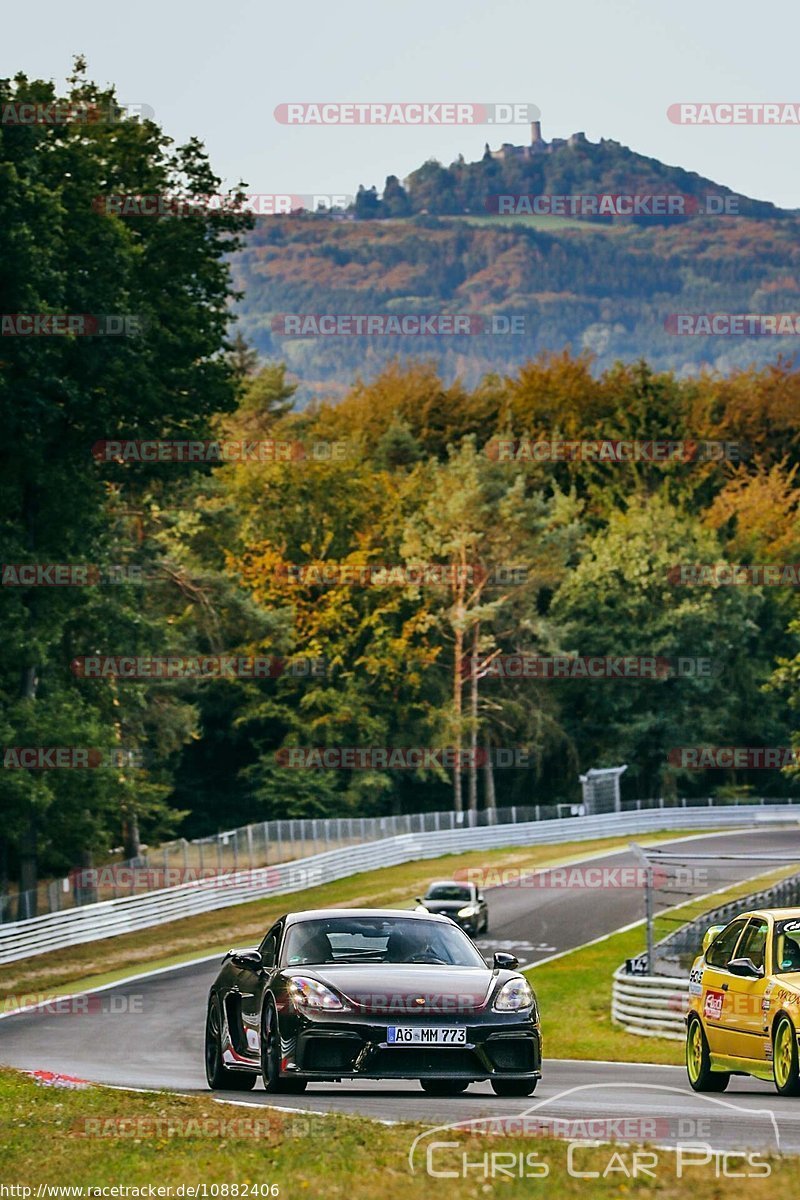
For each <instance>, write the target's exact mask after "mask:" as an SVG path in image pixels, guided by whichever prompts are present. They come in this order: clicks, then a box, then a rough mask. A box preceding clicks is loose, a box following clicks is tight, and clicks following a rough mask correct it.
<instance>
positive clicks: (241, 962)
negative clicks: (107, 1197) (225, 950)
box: [231, 950, 264, 971]
mask: <svg viewBox="0 0 800 1200" xmlns="http://www.w3.org/2000/svg"><path fill="white" fill-rule="evenodd" d="M231 962H232V963H233V964H234V966H237V967H242V968H243V969H244V970H245V971H260V970H261V969H262V967H263V966H264V960H263V958H262V957H261V951H260V950H234V952H233V954H232V955H231Z"/></svg>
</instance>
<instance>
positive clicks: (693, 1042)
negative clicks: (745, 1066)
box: [686, 1017, 731, 1092]
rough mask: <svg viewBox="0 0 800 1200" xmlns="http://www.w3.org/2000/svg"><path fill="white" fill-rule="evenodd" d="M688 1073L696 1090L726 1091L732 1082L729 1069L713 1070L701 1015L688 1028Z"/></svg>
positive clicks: (690, 1082)
mask: <svg viewBox="0 0 800 1200" xmlns="http://www.w3.org/2000/svg"><path fill="white" fill-rule="evenodd" d="M686 1074H687V1075H688V1076H689V1084H690V1086H691V1088H692V1091H694V1092H724V1091H725V1088H726V1087H727V1086H728V1084H729V1083H730V1080H731V1077H730V1072H728V1071H712V1070H711V1056H710V1054H709V1051H708V1041H707V1040H706V1035H705V1030H704V1029H703V1025H702V1022H701V1021H700V1019H699V1017H693V1018H692V1020H691V1021H690V1022H689V1024H688V1026H687V1029H686Z"/></svg>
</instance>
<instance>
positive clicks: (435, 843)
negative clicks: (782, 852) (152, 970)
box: [0, 805, 800, 963]
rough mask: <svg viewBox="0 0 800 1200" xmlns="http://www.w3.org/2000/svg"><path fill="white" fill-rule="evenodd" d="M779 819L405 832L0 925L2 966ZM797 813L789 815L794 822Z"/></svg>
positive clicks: (632, 818)
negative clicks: (231, 914) (332, 887)
mask: <svg viewBox="0 0 800 1200" xmlns="http://www.w3.org/2000/svg"><path fill="white" fill-rule="evenodd" d="M772 811H774V812H775V813H782V814H783V816H784V818H786V817H787V816H788V814H787V811H786V807H785V806H782V805H776V806H774V810H773V808H772V807H766V808H764V809H756V810H755V812H754V811H753V809H752V808H750V807H745V806H743V807H741V808H736V807H720V808H697V809H682V808H677V809H669V808H664V809H660V808H654V809H649V810H642V811H638V812H627V813H607V814H602V815H599V816H590V817H570V818H565V819H563V820H550V821H529V822H522V823H518V824H516V825H492V826H484V827H476V828H472V829H465V828H462V829H455V830H444V831H440V832H438V833H436V832H429V833H423V834H403V835H401V836H399V837H391V838H385V839H383V840H381V841H378V842H368V843H365V844H363V845H358V846H350V847H345V848H343V849H337V850H330V851H327V852H325V853H322V854H315V855H312V856H310V857H307V858H303V859H298V860H295V861H293V862H287V863H278V864H276V865H275V866H271V867H267V868H258V869H255V870H252V871H251V870H249V869H248V870H245V871H239V872H233V873H231V874H230V875H227V876H224V877H217V878H214V879H204V880H199V881H196V882H193V883H189V884H182V885H178V886H176V887H171V888H166V889H163V890H161V891H157V892H149V893H146V894H144V895H140V896H128V897H125V898H122V899H117V900H106V901H102V902H101V903H98V904H92V905H88V906H86V907H83V908H74V909H69V910H68V911H66V912H61V913H49V914H47V915H45V916H41V917H33V918H31V919H30V920H26V921H16V922H13V923H8V924H5V925H2V926H0V963H7V962H14V961H16V960H18V959H21V958H27V957H30V956H33V955H38V954H45V953H47V952H48V951H49V950H52V949H63V948H64V947H67V946H77V945H81V944H82V943H85V942H93V941H99V940H101V939H103V938H109V937H115V936H117V935H119V934H124V933H132V932H135V931H138V930H142V929H148V928H150V927H153V926H158V925H165V924H168V923H169V922H171V921H178V920H181V919H182V918H184V917H189V916H195V915H197V914H198V913H204V912H210V911H213V910H215V909H220V908H227V907H230V906H232V905H236V904H243V903H245V902H246V901H250V900H258V899H263V898H265V897H269V896H276V895H280V894H288V893H292V892H297V891H301V890H302V889H304V888H307V887H311V886H315V885H317V884H322V883H331V882H333V881H334V880H337V879H343V878H346V877H347V876H349V875H354V874H356V873H358V872H360V871H374V870H376V869H378V868H380V867H390V866H396V865H398V864H399V863H405V862H412V861H415V860H418V859H427V858H437V857H439V856H440V855H443V854H448V853H449V854H462V853H464V852H465V851H468V850H481V849H483V850H488V849H496V848H500V847H504V846H531V845H544V844H557V843H558V842H566V841H585V840H587V839H592V838H604V837H621V836H626V835H628V834H632V833H647V832H654V831H661V830H664V831H669V830H670V829H689V828H691V829H714V828H721V827H725V826H733V827H735V826H746V825H749V824H752V823H753V822H754V820H755V817H756V815H757V814H759V813H762V812H763V813H771V812H772ZM798 815H800V814H798V813H795V814H792V816H793V817H795V818H797V816H798Z"/></svg>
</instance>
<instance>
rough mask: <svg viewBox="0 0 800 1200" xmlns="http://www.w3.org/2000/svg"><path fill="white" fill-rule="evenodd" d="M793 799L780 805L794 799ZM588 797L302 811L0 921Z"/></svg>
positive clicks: (171, 848)
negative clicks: (344, 812) (372, 813)
mask: <svg viewBox="0 0 800 1200" xmlns="http://www.w3.org/2000/svg"><path fill="white" fill-rule="evenodd" d="M766 803H767V802H766V801H765V800H764V798H763V797H761V798H757V797H752V798H751V797H747V798H742V799H736V800H733V801H720V800H713V799H711V798H708V797H703V796H698V797H691V798H687V797H685V796H682V797H675V798H671V799H669V800H664V799H663V798H658V799H649V800H624V801H622V805H621V811H622V812H640V811H642V810H648V809H651V808H659V809H662V808H682V809H683V808H692V809H694V808H707V807H715V808H716V807H722V806H723V805H730V804H733V805H737V806H738V805H740V804H741V805H743V806H747V807H763V806H764V805H765V804H766ZM792 803H793V798H791V797H787V798H786V799H785V800H776V801H775V802H774V804H776V805H783V804H792ZM586 811H587V810H586V809H585V808H584V806H583V805H580V804H566V803H560V804H541V805H539V804H531V805H513V806H509V807H504V808H494V809H491V808H490V809H481V810H480V811H478V812H471V811H466V812H460V813H456V812H453V811H452V810H450V811H447V812H428V813H403V814H396V815H394V816H386V817H294V818H291V819H285V820H275V821H259V822H257V823H256V824H252V825H242V826H240V827H238V828H236V829H227V830H223V831H221V832H220V833H216V834H212V835H211V836H209V837H202V838H195V839H194V840H193V841H187V840H186V839H185V838H180V839H179V840H178V841H175V842H165V843H164V844H163V845H161V846H158V847H155V848H154V849H152V850H151V849H148V850H147V851H146V853H143V854H141V855H139V857H138V858H129V859H124V860H119V859H117V860H115V861H111V862H107V863H105V864H102V865H100V866H98V867H88V868H83V869H80V868H78V869H76V870H74V871H71V872H70V874H69V875H67V876H65V877H64V878H62V879H52V880H49V881H45V880H42V881H40V883H39V885H38V887H36V888H34V889H32V890H30V891H23V892H11V893H9V894H7V895H0V924H2V923H3V922H7V921H21V920H28V919H29V918H32V917H39V916H43V915H44V914H46V913H56V912H64V911H66V910H67V909H70V908H80V907H82V906H84V905H87V904H97V903H100V902H102V901H104V900H119V899H122V898H123V897H124V896H134V895H141V894H142V893H144V892H156V891H161V890H162V889H163V888H166V887H172V886H176V885H177V884H181V883H188V882H190V881H192V880H195V881H196V880H198V879H200V878H202V877H204V876H212V875H214V876H218V875H227V874H230V873H235V872H237V871H241V870H243V869H244V868H248V869H253V868H254V867H262V866H270V865H273V866H274V865H276V864H277V863H281V862H292V861H294V860H296V859H303V858H308V857H309V856H310V855H313V854H320V853H323V852H324V851H327V850H334V849H336V848H344V847H346V846H354V845H360V844H362V843H364V842H375V841H382V840H384V839H385V838H389V837H398V836H399V835H400V834H404V833H439V832H441V831H442V830H446V829H450V830H460V829H473V828H475V827H476V826H485V825H509V824H510V825H516V824H519V823H521V822H525V821H554V820H562V819H563V818H564V817H575V816H578V815H580V816H583V815H585V813H586ZM588 811H589V812H590V813H592V814H595V815H596V814H598V813H601V812H603V813H606V812H613V811H614V805H613V804H611V805H609V807H602V808H594V809H589V810H588Z"/></svg>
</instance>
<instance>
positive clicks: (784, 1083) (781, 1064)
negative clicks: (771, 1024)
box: [772, 1013, 800, 1096]
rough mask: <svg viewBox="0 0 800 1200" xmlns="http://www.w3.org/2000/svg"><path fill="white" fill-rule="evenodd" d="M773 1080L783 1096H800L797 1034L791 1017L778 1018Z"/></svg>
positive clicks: (774, 1047) (774, 1043)
mask: <svg viewBox="0 0 800 1200" xmlns="http://www.w3.org/2000/svg"><path fill="white" fill-rule="evenodd" d="M772 1078H773V1080H774V1081H775V1089H776V1091H777V1092H778V1093H779V1094H780V1095H781V1096H800V1069H798V1063H797V1032H796V1030H795V1027H794V1025H793V1024H792V1022H791V1020H790V1018H789V1017H787V1016H786V1014H785V1013H783V1014H782V1015H781V1016H780V1017H778V1021H777V1024H776V1025H775V1029H774V1031H773V1035H772Z"/></svg>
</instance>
